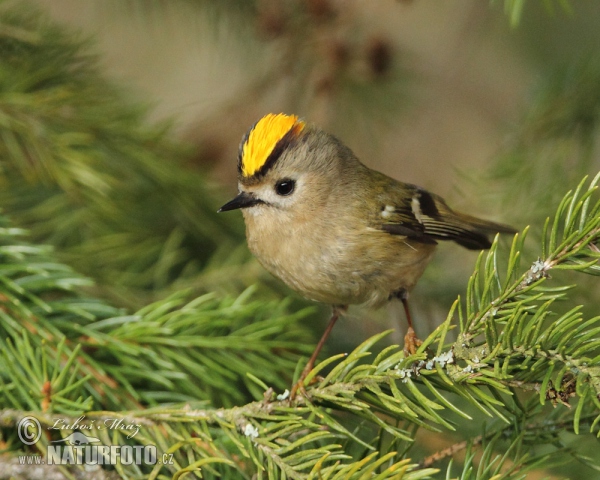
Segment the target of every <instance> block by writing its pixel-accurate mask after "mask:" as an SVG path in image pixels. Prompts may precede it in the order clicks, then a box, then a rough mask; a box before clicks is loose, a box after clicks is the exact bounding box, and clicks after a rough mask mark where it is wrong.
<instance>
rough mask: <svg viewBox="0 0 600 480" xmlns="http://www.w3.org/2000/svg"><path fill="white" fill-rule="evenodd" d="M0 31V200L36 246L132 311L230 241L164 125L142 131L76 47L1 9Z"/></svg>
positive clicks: (234, 232) (208, 194)
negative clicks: (50, 250) (46, 247)
mask: <svg viewBox="0 0 600 480" xmlns="http://www.w3.org/2000/svg"><path fill="white" fill-rule="evenodd" d="M0 31H2V32H4V33H3V34H2V35H0V52H2V55H0V158H1V159H2V166H1V168H0V185H2V188H1V189H0V204H2V207H3V208H4V209H5V211H7V212H8V213H13V214H15V215H16V216H18V218H19V224H20V225H22V226H24V227H28V228H31V231H32V234H33V236H34V237H33V238H34V239H35V240H38V241H40V240H41V241H43V242H45V243H51V244H52V245H54V246H56V247H57V248H58V251H59V252H60V256H61V258H62V259H64V260H66V261H68V262H69V263H71V264H73V265H76V266H77V269H78V270H79V271H81V272H83V273H85V274H88V275H92V276H93V277H94V278H95V279H97V280H98V281H99V282H100V283H101V284H102V286H105V288H106V289H109V290H110V291H112V292H113V293H114V294H115V295H118V297H119V301H120V302H123V303H125V304H127V305H134V306H139V305H141V304H143V303H145V302H147V300H148V298H152V293H153V292H160V291H163V290H164V289H165V288H166V287H169V286H170V285H171V284H172V283H173V281H174V280H175V279H177V280H179V281H182V280H183V279H185V278H188V279H189V278H193V279H195V280H196V278H197V277H198V275H199V273H200V272H202V270H203V269H204V268H205V267H206V266H207V265H208V264H209V262H212V263H213V265H214V264H215V263H216V262H217V259H218V258H220V257H221V258H222V257H223V256H224V254H225V252H230V251H231V250H232V249H233V248H234V247H235V246H236V245H237V244H238V242H239V241H240V240H241V233H242V232H241V231H240V229H239V227H237V226H233V225H232V224H231V223H230V220H228V219H227V218H226V217H223V216H218V215H217V213H216V210H217V208H218V206H219V200H217V199H215V192H214V191H213V189H212V188H210V187H209V186H207V182H206V180H205V178H204V176H203V175H200V174H199V173H198V172H196V171H194V170H190V169H187V168H186V167H185V166H184V165H183V162H182V160H183V158H184V157H183V149H182V148H181V147H180V146H176V145H175V144H174V143H173V142H172V141H171V140H169V136H168V135H169V134H168V128H167V126H166V125H159V126H156V127H148V126H145V125H144V119H145V115H146V108H143V107H140V106H139V105H133V106H132V105H131V104H127V103H124V102H123V98H124V97H126V96H127V92H124V91H121V90H119V89H117V88H115V87H114V86H113V85H112V84H110V83H108V82H107V81H106V80H104V79H103V78H102V76H101V75H100V73H99V69H98V66H97V60H96V59H95V57H93V56H91V55H90V54H89V53H87V50H88V49H87V48H84V47H86V44H85V43H84V42H77V41H75V42H74V41H73V34H71V33H68V32H67V33H65V32H64V30H63V29H60V28H58V27H56V26H53V25H52V24H50V23H48V22H47V21H46V20H45V19H44V18H43V17H41V16H40V15H39V14H38V13H35V12H34V13H31V12H29V13H26V12H25V11H24V10H23V9H7V8H2V10H1V11H0ZM40 65H44V67H43V68H41V67H40ZM243 258H244V257H243V256H242V257H241V259H243ZM222 262H223V261H222ZM238 263H239V260H238ZM196 282H197V283H200V281H199V280H196Z"/></svg>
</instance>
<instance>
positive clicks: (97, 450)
mask: <svg viewBox="0 0 600 480" xmlns="http://www.w3.org/2000/svg"><path fill="white" fill-rule="evenodd" d="M84 420H85V416H81V417H79V418H78V419H77V420H76V421H75V422H74V423H72V424H67V423H66V422H64V420H61V419H60V420H56V421H55V423H54V425H52V426H50V427H48V428H47V429H48V430H75V429H77V430H75V431H73V433H71V434H70V435H68V436H66V437H64V438H61V439H59V440H54V441H52V442H50V444H49V445H48V446H47V449H46V457H45V460H44V459H43V458H42V457H41V456H39V455H23V456H21V457H20V458H19V460H20V463H21V464H23V465H25V464H26V465H31V464H35V465H39V464H44V463H46V464H48V465H90V466H91V465H116V464H117V463H120V464H122V465H156V464H157V463H161V464H169V465H172V464H173V455H172V454H164V455H162V456H161V458H160V461H159V459H158V456H157V450H156V446H155V445H102V444H101V440H100V439H99V438H97V437H94V436H91V435H86V434H85V433H83V432H82V431H81V430H84V431H86V432H87V433H91V432H92V431H93V430H94V429H96V430H102V429H108V430H117V429H119V430H125V431H127V432H129V433H130V434H129V435H128V436H127V438H129V439H130V438H133V437H134V436H135V435H136V434H137V433H138V432H139V429H140V425H134V424H127V423H125V422H124V421H123V420H122V419H116V420H115V419H106V420H104V422H103V423H102V424H101V425H100V424H95V422H94V421H91V422H89V423H87V422H86V423H84ZM42 430H43V429H42V426H41V424H40V422H39V421H38V420H37V419H36V418H35V417H31V416H28V417H23V418H22V419H21V420H20V421H19V423H18V425H17V434H18V436H19V439H20V440H21V442H23V443H24V444H25V445H34V444H35V443H37V442H38V441H39V440H40V438H41V435H42Z"/></svg>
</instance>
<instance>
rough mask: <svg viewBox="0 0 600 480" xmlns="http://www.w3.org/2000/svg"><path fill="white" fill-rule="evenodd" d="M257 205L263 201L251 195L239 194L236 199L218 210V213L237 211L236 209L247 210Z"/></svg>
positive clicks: (246, 193)
mask: <svg viewBox="0 0 600 480" xmlns="http://www.w3.org/2000/svg"><path fill="white" fill-rule="evenodd" d="M259 203H263V201H262V200H260V199H259V198H256V197H255V196H254V195H253V194H252V193H248V192H240V193H238V196H237V197H235V198H234V199H233V200H230V201H229V202H227V203H226V204H225V205H223V206H222V207H221V208H219V210H218V213H221V212H227V211H229V210H237V209H238V208H248V207H252V206H253V205H257V204H259Z"/></svg>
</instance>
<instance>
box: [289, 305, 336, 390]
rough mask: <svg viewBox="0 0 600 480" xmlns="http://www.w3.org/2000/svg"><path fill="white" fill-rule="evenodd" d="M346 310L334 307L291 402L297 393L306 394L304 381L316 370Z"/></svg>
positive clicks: (295, 387) (296, 384)
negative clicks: (324, 348)
mask: <svg viewBox="0 0 600 480" xmlns="http://www.w3.org/2000/svg"><path fill="white" fill-rule="evenodd" d="M345 309H346V307H345V306H334V307H333V311H332V312H331V318H330V319H329V323H328V324H327V328H326V329H325V332H324V333H323V336H322V337H321V340H319V343H317V346H316V348H315V351H314V352H313V354H312V355H311V357H310V358H309V360H308V363H307V364H306V366H305V367H304V370H302V373H301V374H300V378H299V379H298V381H297V382H296V383H295V384H294V386H293V387H292V392H291V393H290V400H293V399H294V398H295V397H296V393H297V392H298V390H300V392H302V393H305V390H304V379H305V378H306V376H307V375H308V374H309V373H310V371H311V370H312V369H313V368H314V366H315V362H316V361H317V357H318V356H319V352H320V351H321V349H322V348H323V345H325V342H326V341H327V337H329V334H330V333H331V331H332V330H333V326H334V325H335V322H336V321H337V319H338V318H340V314H341V313H342V312H343V311H344V310H345Z"/></svg>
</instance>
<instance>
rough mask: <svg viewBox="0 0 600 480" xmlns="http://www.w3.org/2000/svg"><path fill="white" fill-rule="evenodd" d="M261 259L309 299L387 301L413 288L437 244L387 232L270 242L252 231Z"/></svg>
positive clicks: (343, 302)
mask: <svg viewBox="0 0 600 480" xmlns="http://www.w3.org/2000/svg"><path fill="white" fill-rule="evenodd" d="M248 245H249V247H250V250H251V251H252V253H253V254H254V255H255V256H256V257H257V258H258V260H259V261H260V263H261V264H262V265H263V266H264V267H265V268H266V269H267V270H268V271H269V272H270V273H272V274H273V275H275V276H276V277H279V278H280V279H281V280H283V281H284V282H285V283H286V284H287V285H288V286H289V287H290V288H292V289H293V290H296V291H297V292H299V293H300V294H301V295H303V296H304V297H306V298H308V299H311V300H314V301H317V302H322V303H327V304H333V305H347V304H360V303H367V304H369V305H371V306H374V307H379V306H381V305H382V304H384V303H385V302H386V301H387V300H388V299H389V297H390V294H391V293H392V292H394V291H398V290H400V289H403V288H404V289H407V290H410V289H411V288H412V287H413V286H414V285H415V283H416V282H417V280H418V279H419V277H420V276H421V274H422V273H423V271H424V269H425V267H426V265H427V263H428V262H429V260H430V258H431V256H432V254H433V250H434V248H433V247H434V246H433V245H422V246H420V248H419V249H415V248H413V247H411V246H410V245H408V244H406V243H405V242H403V241H402V239H401V238H398V237H391V236H389V235H388V234H387V233H382V236H381V237H378V236H377V235H375V236H373V238H369V241H368V242H365V239H364V238H356V237H352V236H348V235H345V236H337V237H336V236H330V237H329V238H311V237H310V236H308V235H296V236H288V237H284V238H281V242H279V243H278V244H277V245H273V244H272V245H265V244H264V242H260V241H258V239H257V238H253V236H252V235H251V234H250V232H248Z"/></svg>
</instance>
